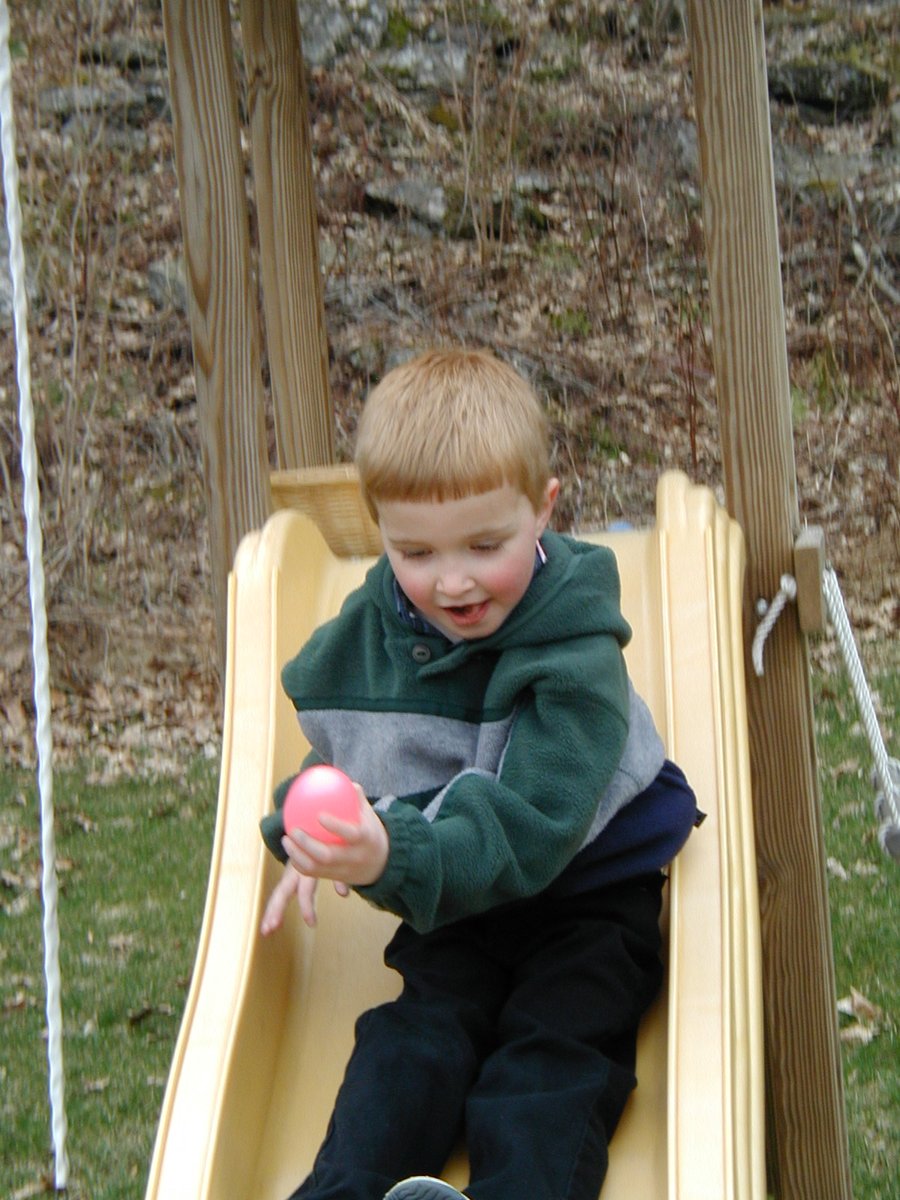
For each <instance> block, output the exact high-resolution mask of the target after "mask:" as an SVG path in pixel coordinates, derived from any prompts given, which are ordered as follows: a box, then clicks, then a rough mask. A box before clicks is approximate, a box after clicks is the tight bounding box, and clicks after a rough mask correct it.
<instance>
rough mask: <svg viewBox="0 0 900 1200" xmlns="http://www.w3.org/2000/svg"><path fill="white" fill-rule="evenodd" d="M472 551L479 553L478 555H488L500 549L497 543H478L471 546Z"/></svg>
mask: <svg viewBox="0 0 900 1200" xmlns="http://www.w3.org/2000/svg"><path fill="white" fill-rule="evenodd" d="M473 549H474V550H477V551H479V553H481V554H490V553H491V552H492V551H493V550H499V549H500V543H499V542H478V544H477V545H475V546H473Z"/></svg>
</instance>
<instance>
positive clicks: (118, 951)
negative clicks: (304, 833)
mask: <svg viewBox="0 0 900 1200" xmlns="http://www.w3.org/2000/svg"><path fill="white" fill-rule="evenodd" d="M896 657H897V656H896V654H895V655H894V658H895V659H896ZM897 665H898V664H897V662H896V661H895V662H894V663H893V664H892V665H891V666H888V667H885V668H883V669H882V670H881V672H880V673H875V674H873V675H871V676H870V683H871V685H872V686H873V688H875V689H876V690H877V691H878V692H879V693H880V697H881V705H882V724H883V728H885V729H886V730H890V729H891V728H892V725H894V724H895V721H896V711H897V707H898V701H900V672H898V671H897ZM814 689H815V698H816V719H817V727H818V739H819V753H820V762H821V776H822V790H823V803H824V825H825V838H826V845H827V852H828V855H829V859H830V861H831V864H832V865H831V868H830V874H829V887H830V895H831V902H832V923H833V936H834V946H835V971H836V977H837V993H838V996H839V997H844V996H850V995H851V994H852V991H855V992H856V993H858V994H859V995H860V996H862V997H865V999H866V1000H867V1001H868V1002H869V1003H870V1005H872V1006H874V1007H872V1008H865V1007H862V1008H860V1011H859V1015H858V1017H856V1018H854V1017H847V1016H842V1017H841V1026H842V1030H845V1031H846V1030H851V1029H855V1027H857V1026H858V1027H859V1030H858V1031H857V1032H858V1033H859V1035H860V1037H861V1038H863V1039H865V1038H870V1040H868V1041H863V1040H854V1041H844V1042H843V1043H842V1046H843V1056H844V1071H845V1084H846V1100H847V1114H848V1125H849V1129H850V1141H851V1158H852V1163H853V1175H854V1195H855V1197H856V1200H889V1197H892V1196H894V1195H895V1194H896V1193H895V1190H894V1188H895V1186H896V1182H895V1181H896V1179H897V1178H900V1152H898V1145H897V1138H896V1133H895V1116H896V1113H897V1112H898V1111H900V1052H898V1037H897V1034H898V1030H897V1013H898V1011H900V974H898V971H897V969H896V963H897V959H898V953H897V951H898V945H897V932H896V931H897V928H898V889H900V865H897V864H894V863H891V862H890V861H889V860H888V859H886V858H885V856H884V854H883V852H882V851H881V849H880V847H879V846H878V844H877V840H876V836H875V823H874V820H873V816H872V797H873V793H872V789H871V786H870V784H869V781H868V776H869V771H870V766H871V758H870V754H869V748H868V743H867V741H866V740H865V737H864V735H863V734H862V731H861V730H860V728H859V724H858V719H857V712H856V707H855V703H854V700H853V697H852V695H851V693H850V692H849V689H848V687H847V685H846V681H845V676H844V673H843V670H842V669H841V668H840V667H837V668H836V669H835V671H834V673H833V674H832V675H829V676H827V677H825V676H822V675H818V676H816V678H815V679H814ZM215 775H216V764H209V763H197V764H196V765H195V766H194V768H193V769H192V770H191V771H190V772H189V773H188V775H187V777H186V778H185V779H184V780H182V781H178V782H171V781H164V782H150V783H145V782H127V783H117V784H113V785H107V786H97V785H91V784H88V783H87V782H86V781H85V778H84V776H83V775H80V774H73V773H61V774H60V775H59V777H58V778H57V780H56V784H55V792H56V796H55V799H56V809H57V842H58V854H59V857H60V880H61V888H62V895H61V902H60V923H61V932H62V952H61V958H62V973H63V986H64V994H63V1011H64V1024H65V1068H66V1088H67V1109H68V1118H69V1154H70V1159H71V1175H70V1188H69V1193H68V1194H69V1197H70V1200H126V1198H127V1200H140V1197H142V1196H143V1192H144V1186H145V1180H146V1176H147V1169H148V1165H149V1159H150V1154H151V1150H152V1144H153V1137H154V1133H155V1126H156V1121H157V1117H158V1113H159V1107H160V1103H161V1101H162V1094H163V1087H164V1084H165V1078H166V1074H167V1071H168V1065H169V1061H170V1057H171V1053H172V1048H173V1044H174V1040H175V1036H176V1033H177V1030H178V1023H179V1019H180V1014H181V1010H182V1007H183V1004H184V1000H185V997H186V991H187V984H188V980H189V976H190V971H191V966H192V963H193V956H194V948H195V942H196V936H197V932H198V929H199V923H200V916H201V910H202V904H203V894H204V890H205V883H206V874H207V866H208V861H209V852H210V845H211V834H212V825H213V816H214V814H213V808H214V797H215ZM39 869H40V868H39V844H38V818H37V812H36V800H35V796H34V787H33V782H32V779H31V777H30V776H29V775H27V774H24V773H16V772H3V773H0V996H2V1013H0V1022H2V1024H0V1037H2V1051H0V1106H2V1109H0V1163H2V1164H3V1165H2V1167H0V1198H2V1200H12V1198H13V1197H21V1198H22V1200H24V1198H25V1197H27V1196H33V1195H37V1194H39V1192H40V1187H41V1181H42V1180H44V1179H46V1178H48V1177H50V1175H51V1171H52V1156H51V1153H50V1135H49V1116H48V1107H47V1099H46V1090H47V1089H46V1082H45V1080H46V1049H45V1041H44V1038H43V1030H44V1023H45V1020H44V1011H43V1006H44V998H43V982H42V959H41V953H42V952H41V911H40V898H39V894H38V890H37V889H38V884H39ZM858 1007H859V1003H858Z"/></svg>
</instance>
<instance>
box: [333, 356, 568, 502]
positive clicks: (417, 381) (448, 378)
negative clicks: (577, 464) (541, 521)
mask: <svg viewBox="0 0 900 1200" xmlns="http://www.w3.org/2000/svg"><path fill="white" fill-rule="evenodd" d="M355 457H356V465H357V468H358V469H359V476H360V482H361V484H362V489H363V495H364V496H365V499H366V503H367V505H368V506H369V509H370V511H371V513H372V515H373V517H374V518H375V520H376V521H377V520H378V512H377V509H378V503H379V501H381V500H459V499H462V498H463V497H464V496H470V495H473V494H480V493H481V492H489V491H492V490H493V489H494V488H497V487H502V486H503V485H504V484H505V483H508V484H510V485H512V486H513V487H516V488H518V489H519V490H520V491H521V492H522V494H523V495H525V496H526V497H527V498H528V500H529V501H530V503H531V506H532V508H533V509H534V510H535V512H537V511H538V509H539V507H540V505H541V503H542V502H543V499H544V493H545V489H546V487H547V483H548V480H549V479H550V458H549V430H548V425H547V419H546V417H545V415H544V412H543V409H542V408H541V405H540V402H539V400H538V398H537V396H536V395H535V394H534V392H533V391H532V389H531V387H530V386H529V385H528V384H527V383H526V381H525V380H524V379H523V378H522V376H521V375H520V374H519V373H518V372H517V371H515V370H514V369H513V368H512V367H511V366H509V365H508V364H507V363H504V362H501V361H500V359H498V358H495V357H494V355H493V354H491V353H489V352H488V351H486V350H464V349H447V350H440V349H437V350H427V351H425V353H424V354H420V355H418V356H417V357H416V358H413V359H410V360H409V361H408V362H406V363H403V364H402V365H401V366H399V367H395V368H394V369H393V370H392V371H389V372H388V373H387V375H385V377H384V378H383V379H382V380H381V382H380V383H379V384H378V385H377V386H376V387H375V388H373V389H372V391H371V392H370V394H369V397H368V399H367V400H366V403H365V407H364V408H363V411H362V415H361V417H360V420H359V427H358V429H357V435H356V456H355Z"/></svg>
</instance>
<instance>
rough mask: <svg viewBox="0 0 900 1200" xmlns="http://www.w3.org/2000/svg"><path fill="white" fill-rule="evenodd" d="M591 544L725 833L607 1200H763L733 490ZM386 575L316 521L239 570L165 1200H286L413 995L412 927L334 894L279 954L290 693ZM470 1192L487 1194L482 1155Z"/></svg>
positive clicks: (644, 1047)
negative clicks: (297, 664)
mask: <svg viewBox="0 0 900 1200" xmlns="http://www.w3.org/2000/svg"><path fill="white" fill-rule="evenodd" d="M591 540H596V541H598V542H603V543H605V544H607V545H609V546H611V547H612V548H613V549H614V550H615V552H616V555H617V557H618V561H619V569H620V572H621V576H622V586H623V608H624V612H625V615H626V616H627V618H628V620H629V621H630V622H631V624H632V627H633V629H634V637H633V639H632V642H631V644H630V646H629V647H628V651H627V658H628V665H629V670H630V672H631V674H632V677H633V679H634V682H635V685H636V686H637V688H638V690H639V691H640V692H641V693H642V695H643V696H644V697H645V698H646V700H647V702H648V703H649V705H650V707H651V709H652V710H653V713H654V715H655V717H656V721H657V725H658V727H659V729H660V730H661V732H662V733H663V736H664V738H665V740H666V744H667V748H668V752H669V754H670V755H671V757H673V758H674V759H675V760H677V761H678V762H679V763H680V764H681V766H682V767H683V768H684V770H685V771H686V773H687V775H688V778H689V779H690V780H691V782H692V783H693V785H694V788H695V789H696V792H697V796H698V800H699V803H700V807H701V808H702V809H703V810H704V811H705V812H706V813H707V814H708V817H707V820H706V822H705V823H704V824H703V825H702V826H701V827H700V828H699V829H698V830H695V832H694V833H693V834H692V836H691V838H690V840H689V842H688V844H687V846H686V847H685V849H684V850H683V851H682V853H681V855H680V856H679V858H678V859H677V861H676V862H675V863H674V864H673V867H672V870H671V876H670V882H669V885H668V899H669V903H668V912H667V914H666V916H665V918H664V919H665V920H666V921H667V923H668V929H669V936H668V972H667V975H668V979H667V987H666V991H665V994H663V995H662V996H661V997H660V998H659V1000H658V1002H657V1003H656V1005H655V1006H654V1008H653V1010H652V1011H651V1012H650V1013H649V1014H648V1016H647V1018H646V1020H645V1023H644V1027H643V1029H642V1032H641V1038H640V1047H639V1055H638V1078H639V1085H638V1088H637V1090H636V1091H635V1093H634V1094H633V1095H632V1098H631V1100H630V1102H629V1105H628V1107H627V1109H626V1112H625V1115H624V1117H623V1120H622V1123H621V1125H620V1127H619V1130H618V1131H617V1133H616V1135H615V1137H614V1139H613V1143H612V1147H611V1163H610V1170H609V1175H608V1178H607V1182H606V1183H605V1185H604V1188H603V1200H664V1198H665V1200H762V1198H764V1197H765V1169H764V1147H763V1083H762V1061H763V1050H762V1027H761V990H760V966H759V959H760V955H759V927H758V907H757V894H756V874H755V866H754V852H753V832H752V820H751V808H750V787H749V768H748V757H747V725H746V711H745V702H744V675H743V670H744V667H743V663H744V652H743V644H742V635H741V586H742V578H743V564H744V558H743V554H744V551H743V540H742V536H741V533H740V530H739V529H738V527H737V526H736V524H735V523H734V522H733V521H732V520H731V519H730V518H729V517H728V516H727V514H726V513H725V512H724V511H723V510H722V509H721V508H720V507H719V506H718V505H717V504H716V502H715V500H714V498H713V496H712V493H711V492H709V491H708V490H707V489H705V488H700V487H695V486H692V485H691V484H689V483H688V481H687V479H686V478H685V477H684V476H683V475H680V474H668V475H666V476H664V477H663V479H662V480H661V482H660V486H659V490H658V495H657V520H656V525H655V527H654V528H652V529H649V530H644V531H637V532H626V533H615V534H612V533H605V534H602V535H594V536H592V538H591ZM370 562H371V560H363V559H355V560H354V559H348V558H339V557H336V556H334V555H333V554H332V552H331V551H330V550H329V548H328V546H327V545H326V543H325V541H324V540H323V538H322V536H321V535H320V533H319V531H318V529H317V528H316V526H315V525H314V524H313V522H312V521H310V519H309V518H308V517H306V516H303V515H301V514H300V513H298V512H295V511H294V512H291V511H282V512H278V513H276V514H275V515H274V516H273V517H272V518H271V520H270V521H269V522H268V523H267V525H266V526H265V528H264V529H263V530H262V531H261V532H260V533H257V534H252V535H250V536H248V537H247V538H246V539H245V540H244V541H243V542H242V544H241V546H240V549H239V551H238V554H237V557H236V560H235V565H234V571H233V573H232V577H231V581H230V589H229V608H228V671H227V680H226V690H225V727H224V741H223V747H222V770H221V780H220V789H219V808H218V819H217V825H216V835H215V843H214V847H213V854H212V864H211V870H210V878H209V890H208V893H207V899H206V909H205V914H204V918H203V927H202V931H201V935H200V944H199V948H198V951H197V961H196V965H195V970H194V976H193V982H192V985H191V989H190V993H189V996H188V1001H187V1007H186V1011H185V1014H184V1019H183V1023H182V1027H181V1032H180V1035H179V1038H178V1043H177V1046H176V1050H175V1057H174V1061H173V1064H172V1069H171V1074H170V1077H169V1082H168V1087H167V1090H166V1094H165V1099H164V1102H163V1108H162V1114H161V1117H160V1123H159V1131H158V1134H157V1139H156V1146H155V1151H154V1155H153V1161H152V1165H151V1168H150V1177H149V1182H148V1186H147V1193H146V1195H147V1200H248V1198H250V1197H252V1198H253V1200H284V1197H286V1196H287V1195H288V1194H289V1193H290V1192H291V1191H292V1190H293V1189H294V1188H295V1187H296V1186H297V1184H298V1183H299V1182H300V1180H301V1179H302V1178H303V1177H304V1175H305V1174H306V1172H307V1171H308V1169H309V1167H310V1165H311V1163H312V1160H313V1156H314V1154H315V1151H316V1149H317V1147H318V1145H319V1143H320V1141H321V1139H322V1136H323V1134H324V1132H325V1128H326V1123H327V1120H328V1116H329V1113H330V1110H331V1105H332V1101H333V1098H334V1095H335V1093H336V1091H337V1088H338V1084H339V1082H340V1079H341V1076H342V1073H343V1067H344V1063H345V1062H346V1059H347V1057H348V1054H349V1052H350V1047H351V1042H352V1034H353V1024H354V1020H355V1018H356V1016H357V1015H358V1014H359V1013H360V1012H361V1011H362V1010H363V1009H364V1008H367V1007H369V1006H370V1005H372V1004H373V1003H376V1002H378V1001H380V1000H382V999H386V998H388V997H390V996H392V995H394V994H396V991H397V980H396V977H395V976H394V975H393V974H392V973H391V972H389V971H388V970H387V969H386V968H385V967H384V966H383V964H382V961H381V951H382V948H383V946H384V943H385V941H386V940H387V938H388V936H389V935H390V932H391V929H392V928H393V926H394V924H395V919H394V918H392V917H390V916H387V915H386V914H384V913H380V912H378V911H376V910H374V909H372V908H371V907H370V906H368V905H367V904H366V903H365V902H364V901H363V900H361V899H360V898H359V897H358V896H355V895H352V896H350V897H349V898H347V899H341V898H340V897H338V896H336V895H335V894H334V893H333V891H332V889H331V888H330V887H324V886H323V887H320V889H319V924H318V927H317V928H316V929H315V930H309V929H307V928H305V927H304V926H303V925H302V923H301V922H300V921H299V919H298V916H297V914H296V913H292V914H291V918H290V920H289V921H288V923H287V925H286V927H285V928H284V929H282V930H281V931H280V932H279V933H278V934H276V935H275V936H273V937H271V938H269V939H266V940H263V939H262V938H261V937H260V936H259V934H258V932H257V931H258V927H259V922H260V917H261V914H262V908H263V905H264V902H265V899H266V897H267V895H268V893H269V890H270V888H271V887H272V886H273V885H274V883H275V882H276V879H277V877H278V872H279V870H280V868H279V867H278V866H277V864H276V863H275V862H274V861H273V860H272V859H271V858H270V856H269V855H268V854H267V853H266V852H265V851H264V849H263V846H262V842H261V840H260V837H259V832H258V828H257V823H258V821H259V818H260V817H261V816H262V815H263V813H264V812H266V811H268V809H269V807H270V804H271V795H272V788H273V785H274V784H275V783H277V782H278V781H279V780H281V779H282V778H284V777H285V776H286V775H288V774H290V773H291V772H292V771H294V770H295V769H296V767H297V764H298V763H299V761H300V759H301V757H302V755H303V754H304V751H305V745H304V742H303V738H302V735H301V734H300V731H299V729H298V727H297V723H296V719H295V716H294V713H293V709H292V706H291V704H290V703H289V701H288V700H287V699H286V698H285V696H284V695H283V694H282V692H281V688H280V684H279V671H280V668H281V666H282V665H283V663H284V662H285V661H286V660H287V659H288V658H289V657H291V656H292V655H293V654H294V653H295V652H296V650H297V649H298V647H299V646H300V645H301V644H302V642H303V641H304V640H305V639H306V638H307V637H308V636H309V634H310V632H311V631H312V630H313V629H314V628H315V627H316V626H317V625H319V624H320V623H321V622H322V621H324V620H325V619H326V618H328V617H330V616H331V615H333V614H334V613H335V612H336V611H337V609H338V607H339V605H340V603H341V601H342V599H343V597H344V596H345V594H346V593H347V592H348V591H349V590H350V589H351V588H353V587H354V586H356V585H357V584H358V583H359V582H360V581H361V580H362V578H363V575H364V573H365V571H366V570H367V568H368V566H369V564H370ZM198 869H199V864H198ZM446 1177H447V1178H448V1179H449V1180H450V1181H451V1182H453V1183H454V1184H455V1185H456V1186H457V1187H462V1186H464V1185H465V1182H466V1167H465V1155H464V1151H463V1150H462V1148H461V1149H460V1152H459V1155H458V1157H457V1158H456V1159H455V1160H454V1161H453V1162H452V1163H450V1164H448V1167H447V1173H446ZM510 1200H527V1198H526V1197H521V1198H519V1197H510Z"/></svg>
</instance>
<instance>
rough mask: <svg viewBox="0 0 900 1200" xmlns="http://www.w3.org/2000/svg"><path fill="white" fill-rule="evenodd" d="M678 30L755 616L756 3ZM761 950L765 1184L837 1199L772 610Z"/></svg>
mask: <svg viewBox="0 0 900 1200" xmlns="http://www.w3.org/2000/svg"><path fill="white" fill-rule="evenodd" d="M688 11H689V29H690V42H691V55H692V62H693V74H694V89H695V103H696V115H697V126H698V132H699V143H700V163H701V175H702V180H701V186H702V194H703V219H704V227H705V234H706V244H707V255H708V264H709V281H710V301H711V307H712V325H713V353H714V360H715V370H716V385H717V390H718V404H719V416H720V433H721V444H722V458H723V464H724V474H725V490H726V498H727V503H728V507H729V509H730V510H731V512H732V513H733V514H734V516H735V517H737V519H738V521H739V522H740V523H741V525H742V526H743V529H744V533H745V535H746V540H747V554H748V565H747V577H746V578H747V588H746V595H745V604H744V623H745V631H746V635H747V637H746V641H747V644H748V659H749V643H750V641H751V640H752V634H753V630H754V627H755V623H756V611H755V603H756V600H757V599H758V598H759V597H765V598H766V599H771V598H772V597H773V596H774V595H775V593H776V592H777V590H778V586H779V580H780V578H781V575H782V574H784V573H786V572H791V571H792V570H793V566H794V562H793V552H794V540H795V537H796V535H797V533H798V531H799V515H798V506H797V485H796V474H795V467H794V453H793V441H792V433H791V407H790V386H789V379H788V365H787V348H786V342H785V333H784V303H783V297H782V291H781V275H780V265H779V247H778V232H777V216H776V206H775V188H774V173H773V168H772V145H771V131H770V126H769V110H768V94H767V83H766V66H765V40H764V33H763V23H762V5H761V3H760V2H759V0H690V2H689V5H688ZM747 680H748V684H747V691H748V708H749V726H750V737H751V768H752V773H753V790H754V804H755V813H756V817H755V819H756V838H757V859H758V869H759V873H760V881H759V882H760V905H761V922H762V936H763V975H764V979H763V986H764V992H765V1032H766V1063H767V1090H768V1115H769V1122H768V1142H769V1171H770V1178H771V1185H772V1187H773V1189H774V1191H775V1193H776V1195H779V1196H784V1197H789V1198H790V1200H845V1198H846V1197H849V1196H850V1194H851V1186H850V1171H849V1155H848V1149H847V1134H846V1123H845V1117H844V1102H843V1084H842V1078H841V1061H840V1047H839V1043H838V1037H837V1012H836V997H835V991H834V968H833V961H832V950H831V932H830V918H829V910H828V895H827V885H826V877H825V854H824V845H823V838H822V827H821V816H820V806H819V794H818V779H817V770H816V757H815V742H814V733H813V715H812V701H811V693H810V683H809V667H808V658H807V648H806V641H805V638H804V637H803V635H802V634H801V632H800V630H799V626H798V623H797V617H796V612H795V611H794V610H793V609H792V608H788V609H787V610H786V611H785V612H784V613H783V614H782V616H781V618H780V620H779V621H778V623H777V625H776V626H775V629H774V631H773V633H772V635H771V636H770V638H769V641H768V643H767V645H766V654H765V674H764V675H763V676H762V678H759V679H758V678H756V676H755V674H754V672H753V671H752V670H751V669H750V668H749V662H748V670H747Z"/></svg>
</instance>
